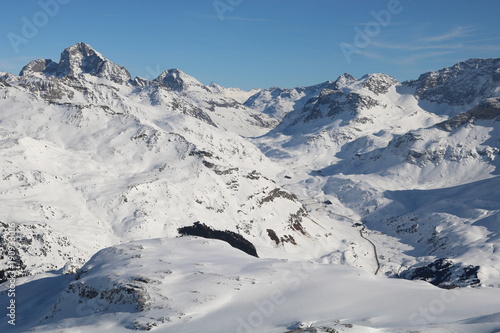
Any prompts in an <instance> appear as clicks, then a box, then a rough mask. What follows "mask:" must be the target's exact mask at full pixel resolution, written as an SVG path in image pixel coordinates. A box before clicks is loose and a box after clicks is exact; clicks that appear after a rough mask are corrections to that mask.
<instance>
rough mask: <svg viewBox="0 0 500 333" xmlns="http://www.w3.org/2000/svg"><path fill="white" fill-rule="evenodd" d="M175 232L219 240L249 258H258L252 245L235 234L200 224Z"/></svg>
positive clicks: (196, 223)
mask: <svg viewBox="0 0 500 333" xmlns="http://www.w3.org/2000/svg"><path fill="white" fill-rule="evenodd" d="M177 230H178V231H179V234H181V235H186V236H198V237H203V238H209V239H219V240H222V241H224V242H226V243H228V244H229V245H231V246H232V247H234V248H237V249H239V250H241V251H243V252H245V253H247V254H249V255H251V256H254V257H257V258H258V257H259V256H258V255H257V250H256V249H255V246H254V245H253V244H252V243H250V242H249V241H248V240H246V239H245V238H244V237H243V236H241V235H240V234H237V233H235V232H232V231H229V230H225V231H221V230H215V229H212V228H210V227H209V226H207V225H205V224H203V223H200V222H195V223H194V224H193V225H192V226H190V227H182V228H179V229H177Z"/></svg>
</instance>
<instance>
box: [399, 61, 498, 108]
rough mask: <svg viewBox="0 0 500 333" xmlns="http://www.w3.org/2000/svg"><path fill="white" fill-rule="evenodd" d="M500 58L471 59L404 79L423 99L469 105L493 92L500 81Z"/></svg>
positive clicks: (405, 83)
mask: <svg viewBox="0 0 500 333" xmlns="http://www.w3.org/2000/svg"><path fill="white" fill-rule="evenodd" d="M499 68H500V58H496V59H469V60H466V61H463V62H460V63H458V64H455V65H453V66H452V67H447V68H443V69H441V70H439V71H434V72H428V73H425V74H422V75H420V77H419V78H418V79H417V80H413V81H409V82H404V83H403V84H404V85H407V86H410V87H413V88H415V89H416V90H415V95H417V96H418V97H419V98H420V99H424V100H428V101H431V102H436V103H447V104H449V105H468V104H471V103H473V102H474V101H476V100H478V99H479V100H481V99H484V98H488V97H490V96H492V93H493V92H494V90H495V89H496V87H497V86H498V83H499V82H500V71H499Z"/></svg>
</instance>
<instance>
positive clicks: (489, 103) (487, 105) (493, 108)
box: [436, 97, 500, 132]
mask: <svg viewBox="0 0 500 333" xmlns="http://www.w3.org/2000/svg"><path fill="white" fill-rule="evenodd" d="M481 119H495V120H497V121H498V120H500V98H499V97H496V98H488V99H486V100H484V101H482V102H481V103H479V104H478V105H477V106H476V107H474V108H473V109H471V110H470V111H467V112H464V113H460V114H458V115H456V116H455V117H452V118H450V119H448V120H446V121H444V122H442V123H439V124H437V125H436V126H437V127H439V128H441V129H443V130H445V131H448V132H451V131H453V130H456V129H458V128H459V127H461V126H462V125H465V124H468V123H473V122H474V121H475V120H481Z"/></svg>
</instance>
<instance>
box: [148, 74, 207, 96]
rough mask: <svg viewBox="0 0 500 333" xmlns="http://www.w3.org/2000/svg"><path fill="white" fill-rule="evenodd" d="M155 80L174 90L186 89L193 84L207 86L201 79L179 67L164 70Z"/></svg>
mask: <svg viewBox="0 0 500 333" xmlns="http://www.w3.org/2000/svg"><path fill="white" fill-rule="evenodd" d="M154 81H156V82H159V83H161V84H163V85H165V86H167V87H170V89H172V90H174V91H182V90H186V89H188V88H189V87H193V86H196V87H205V86H204V85H203V84H202V83H201V82H200V81H198V80H196V79H195V78H194V77H192V76H189V75H187V74H186V73H184V72H183V71H181V70H180V69H177V68H174V69H169V70H166V71H164V72H162V73H161V74H160V75H159V76H158V77H157V78H156V79H154ZM207 89H208V88H207Z"/></svg>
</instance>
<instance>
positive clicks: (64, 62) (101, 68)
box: [19, 42, 131, 83]
mask: <svg viewBox="0 0 500 333" xmlns="http://www.w3.org/2000/svg"><path fill="white" fill-rule="evenodd" d="M40 73H41V74H43V75H44V76H45V77H49V76H56V77H59V78H62V77H75V76H78V75H80V74H90V75H93V76H97V77H100V78H105V79H108V80H111V81H114V82H116V83H123V82H127V81H128V80H130V78H131V77H130V73H129V72H128V71H127V70H126V69H125V68H124V67H123V66H120V65H117V64H115V63H113V62H111V61H109V60H108V59H106V58H105V57H104V56H103V55H102V54H100V53H99V52H97V51H96V50H94V49H93V48H92V47H91V46H90V45H88V44H85V43H83V42H80V43H77V44H75V45H73V46H70V47H68V48H66V49H65V50H64V51H63V52H62V53H61V58H60V61H59V63H56V62H54V61H52V60H50V59H39V60H34V61H31V62H30V63H29V64H27V65H26V66H24V67H23V69H22V70H21V73H20V74H19V75H20V76H32V75H39V74H40Z"/></svg>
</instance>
